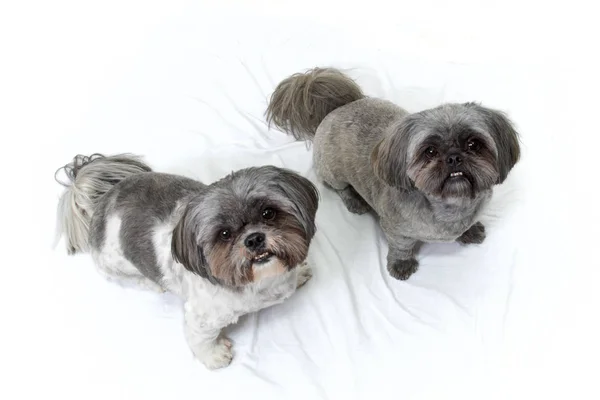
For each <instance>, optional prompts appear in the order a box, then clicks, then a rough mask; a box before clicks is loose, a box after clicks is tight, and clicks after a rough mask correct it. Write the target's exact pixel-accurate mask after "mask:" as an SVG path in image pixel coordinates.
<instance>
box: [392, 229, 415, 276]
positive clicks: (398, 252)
mask: <svg viewBox="0 0 600 400" xmlns="http://www.w3.org/2000/svg"><path fill="white" fill-rule="evenodd" d="M388 243H389V249H388V255H387V269H388V272H389V273H390V275H391V276H392V277H394V278H396V279H400V280H402V281H404V280H407V279H408V278H409V277H410V276H411V275H412V274H414V273H415V272H416V271H417V269H418V268H419V262H418V261H417V260H416V259H415V252H416V250H417V247H418V245H419V242H418V241H416V240H414V239H410V238H405V237H402V238H398V237H394V238H393V239H390V238H388Z"/></svg>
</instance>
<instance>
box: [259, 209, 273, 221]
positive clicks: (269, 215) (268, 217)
mask: <svg viewBox="0 0 600 400" xmlns="http://www.w3.org/2000/svg"><path fill="white" fill-rule="evenodd" d="M262 217H263V218H264V219H266V220H271V219H273V218H275V210H273V209H272V208H265V209H264V210H263V212H262Z"/></svg>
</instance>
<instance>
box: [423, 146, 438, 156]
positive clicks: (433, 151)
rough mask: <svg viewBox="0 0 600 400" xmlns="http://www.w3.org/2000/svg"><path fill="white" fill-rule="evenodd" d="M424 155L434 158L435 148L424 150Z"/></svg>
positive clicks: (435, 154) (430, 147)
mask: <svg viewBox="0 0 600 400" xmlns="http://www.w3.org/2000/svg"><path fill="white" fill-rule="evenodd" d="M425 155H426V156H427V157H435V156H437V150H436V149H435V147H433V146H429V147H428V148H426V149H425Z"/></svg>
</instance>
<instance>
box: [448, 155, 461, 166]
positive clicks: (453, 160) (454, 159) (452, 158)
mask: <svg viewBox="0 0 600 400" xmlns="http://www.w3.org/2000/svg"><path fill="white" fill-rule="evenodd" d="M446 162H447V163H448V165H450V166H451V167H457V166H459V165H460V164H462V157H461V156H460V155H459V154H452V155H449V156H448V159H447V160H446Z"/></svg>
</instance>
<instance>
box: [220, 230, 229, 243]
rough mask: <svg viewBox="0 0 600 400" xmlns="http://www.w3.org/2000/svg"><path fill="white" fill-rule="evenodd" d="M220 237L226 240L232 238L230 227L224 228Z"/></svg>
mask: <svg viewBox="0 0 600 400" xmlns="http://www.w3.org/2000/svg"><path fill="white" fill-rule="evenodd" d="M219 238H221V240H225V241H228V240H229V239H231V232H230V231H229V229H223V230H222V231H221V232H219Z"/></svg>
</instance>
